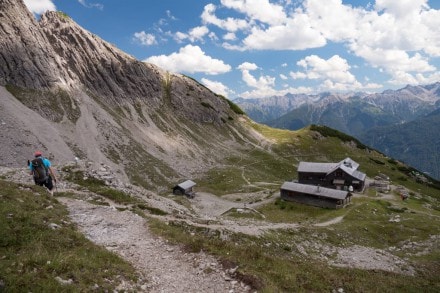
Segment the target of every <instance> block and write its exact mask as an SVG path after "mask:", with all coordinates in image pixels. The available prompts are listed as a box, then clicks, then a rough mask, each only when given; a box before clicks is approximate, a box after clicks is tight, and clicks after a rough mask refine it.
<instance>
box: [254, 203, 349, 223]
mask: <svg viewBox="0 0 440 293" xmlns="http://www.w3.org/2000/svg"><path fill="white" fill-rule="evenodd" d="M258 211H259V212H261V213H262V214H264V215H265V217H266V220H267V221H269V222H274V223H301V224H304V223H319V222H325V221H327V220H329V219H331V218H335V217H339V216H341V215H342V214H344V213H346V210H345V209H338V210H335V209H323V208H319V207H313V206H308V205H304V204H299V203H295V202H289V201H285V200H283V199H281V198H277V199H276V200H275V201H274V202H273V203H270V204H266V205H264V206H262V207H260V208H258Z"/></svg>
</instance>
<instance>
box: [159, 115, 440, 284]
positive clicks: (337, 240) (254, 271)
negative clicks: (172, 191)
mask: <svg viewBox="0 0 440 293" xmlns="http://www.w3.org/2000/svg"><path fill="white" fill-rule="evenodd" d="M248 123H249V125H250V126H252V127H254V129H256V130H257V131H259V132H260V133H262V134H264V135H265V136H266V137H268V138H270V139H271V140H272V141H273V142H274V143H275V144H274V145H272V146H271V147H270V152H271V154H272V155H269V154H268V152H267V150H261V149H256V150H254V151H252V152H250V153H248V154H244V155H243V156H241V157H231V158H230V159H229V160H228V161H226V162H225V163H224V165H223V166H222V167H221V168H220V167H218V168H214V169H213V170H212V171H211V172H210V173H209V174H208V175H207V176H205V177H204V178H203V180H201V181H200V182H199V185H200V186H198V189H199V190H205V191H209V192H213V193H215V194H217V195H223V194H228V193H243V194H244V193H246V192H255V191H266V193H264V192H263V197H260V199H257V201H258V200H265V199H266V198H267V197H270V196H271V195H273V194H276V193H277V192H278V190H279V184H281V182H282V181H284V180H290V179H292V178H295V177H296V173H295V170H296V165H297V164H298V162H299V161H300V160H308V161H322V162H334V161H339V160H341V159H343V158H345V157H347V156H348V157H351V158H353V159H354V160H356V161H357V162H359V163H360V170H361V171H364V172H366V173H367V175H368V176H370V177H373V176H375V175H377V174H378V173H379V172H381V173H384V174H387V175H388V176H390V178H391V181H392V183H393V184H395V185H402V186H406V187H407V188H409V189H410V190H411V192H410V198H409V199H408V200H406V201H402V200H401V199H400V197H399V195H398V193H397V192H395V191H393V192H391V193H390V194H388V195H383V194H382V195H381V194H379V193H377V192H376V191H375V190H374V189H367V190H366V191H365V193H364V194H363V195H361V196H355V197H354V199H353V202H352V204H351V205H349V206H348V207H347V208H344V209H341V210H328V209H321V208H316V207H309V206H304V205H300V204H297V203H291V202H285V201H283V200H281V199H279V198H278V199H277V200H275V201H273V202H270V203H268V204H264V205H262V206H261V207H260V208H258V211H259V213H258V214H255V213H249V214H244V215H243V214H240V213H237V212H231V213H229V214H228V215H229V217H231V219H236V218H237V217H238V218H243V217H244V218H248V219H249V220H254V221H259V220H262V215H263V217H264V220H265V221H269V222H272V223H297V224H298V228H297V229H285V230H283V229H281V230H273V231H272V232H268V233H265V234H264V235H262V236H259V237H253V236H249V235H243V234H227V233H226V232H224V231H223V232H222V233H221V234H219V233H216V232H214V231H209V230H207V229H206V228H197V227H195V226H191V225H187V224H182V223H180V222H178V221H176V222H173V223H172V225H164V224H163V223H161V222H155V223H154V224H153V229H155V231H156V233H158V234H160V235H162V236H164V237H167V238H168V239H170V240H171V241H175V242H178V243H182V242H183V243H185V244H186V245H187V247H189V248H191V249H192V250H194V251H198V250H204V251H209V252H210V253H213V254H215V255H218V256H219V257H220V258H223V259H224V262H225V263H227V264H230V265H232V266H233V267H234V266H236V265H237V266H239V272H240V274H241V275H242V278H243V280H246V281H248V282H250V283H252V284H253V286H254V287H255V288H257V289H259V290H260V291H261V292H332V290H337V289H338V288H343V289H344V290H345V291H346V292H423V291H426V292H428V291H429V292H435V291H438V290H440V282H439V280H438V278H437V273H438V272H439V271H440V265H439V264H440V247H439V246H438V235H439V233H440V226H439V224H440V191H439V189H438V185H436V184H438V183H437V182H432V183H430V184H428V183H420V182H417V179H416V178H413V177H412V175H411V168H409V167H407V166H405V165H403V164H401V163H399V162H397V161H395V160H393V159H391V158H387V157H385V156H384V155H383V154H381V153H378V152H376V151H374V150H369V149H368V148H365V146H363V145H360V146H359V147H358V146H356V143H350V142H348V141H347V140H346V139H344V140H345V142H344V140H341V139H340V138H338V137H337V135H333V136H332V135H330V134H334V132H333V133H330V134H329V133H328V132H325V131H324V130H322V129H320V130H321V132H322V133H320V132H317V131H311V130H310V128H306V129H302V130H299V131H295V132H292V131H286V130H279V129H272V128H269V127H267V126H263V125H260V124H255V123H253V122H251V121H249V122H248ZM324 135H326V136H324ZM344 138H347V136H344ZM268 150H269V147H268ZM271 156H272V158H271ZM262 183H275V185H267V184H262ZM435 187H437V188H435ZM275 197H276V196H275ZM237 200H240V202H243V204H246V203H248V204H251V203H252V202H255V198H253V199H252V201H249V200H246V199H244V198H242V199H237ZM339 217H342V218H343V220H342V221H341V222H340V223H337V224H334V225H330V226H322V227H320V226H315V224H318V223H322V222H326V221H329V220H331V219H335V218H339ZM396 217H397V219H399V220H398V221H394V219H396ZM225 233H226V234H227V236H225ZM188 235H192V236H188ZM435 235H436V236H435ZM225 239H226V240H225ZM411 243H414V244H411ZM356 247H357V248H359V247H368V249H369V250H370V253H379V254H380V253H383V254H388V253H389V254H390V255H394V256H396V257H399V258H402V259H405V260H406V261H407V263H408V265H409V266H410V267H412V268H414V269H415V272H414V274H413V275H411V274H410V275H405V272H404V273H403V274H402V273H397V272H395V273H394V272H384V271H381V270H362V269H354V268H346V267H335V266H330V265H329V264H328V263H329V262H331V261H332V260H334V259H336V255H337V252H336V250H338V251H344V250H346V251H350V249H352V248H356ZM427 247H430V249H427V250H424V249H426V248H427ZM336 248H337V249H336ZM360 251H362V250H360ZM422 251H424V252H422ZM342 253H343V252H342ZM361 254H362V253H361V252H359V257H360V255H361ZM353 257H354V258H356V257H355V256H353ZM373 262H374V261H373ZM406 273H408V272H406Z"/></svg>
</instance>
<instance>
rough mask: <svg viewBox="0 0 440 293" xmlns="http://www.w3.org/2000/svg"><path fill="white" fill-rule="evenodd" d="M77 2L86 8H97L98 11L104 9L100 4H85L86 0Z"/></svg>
mask: <svg viewBox="0 0 440 293" xmlns="http://www.w3.org/2000/svg"><path fill="white" fill-rule="evenodd" d="M78 2H79V3H80V4H81V5H82V6H84V7H87V8H97V9H99V10H102V9H104V5H103V4H101V3H87V2H86V0H78Z"/></svg>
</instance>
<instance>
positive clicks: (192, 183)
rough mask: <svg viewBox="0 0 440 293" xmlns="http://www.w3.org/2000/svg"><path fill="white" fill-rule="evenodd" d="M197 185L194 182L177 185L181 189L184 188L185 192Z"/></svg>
mask: <svg viewBox="0 0 440 293" xmlns="http://www.w3.org/2000/svg"><path fill="white" fill-rule="evenodd" d="M195 185H196V183H195V182H194V181H191V180H186V181H185V182H182V183H180V184H177V187H180V188H182V189H184V190H187V189H188V188H191V187H193V186H195Z"/></svg>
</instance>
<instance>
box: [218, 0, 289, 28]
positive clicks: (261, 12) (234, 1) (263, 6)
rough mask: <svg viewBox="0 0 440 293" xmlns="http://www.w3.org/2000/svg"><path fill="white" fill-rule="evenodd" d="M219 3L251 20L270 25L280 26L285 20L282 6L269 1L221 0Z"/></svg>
mask: <svg viewBox="0 0 440 293" xmlns="http://www.w3.org/2000/svg"><path fill="white" fill-rule="evenodd" d="M221 3H222V4H223V5H224V6H225V7H227V8H230V9H235V10H237V11H239V12H241V13H244V14H246V15H247V16H248V17H249V18H251V19H252V20H258V21H261V22H264V23H267V24H270V25H277V24H281V23H283V22H284V20H285V19H286V14H285V13H284V8H283V6H280V5H276V4H272V3H270V2H269V0H246V1H243V0H221Z"/></svg>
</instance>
